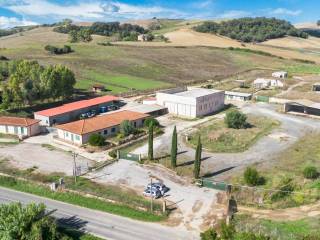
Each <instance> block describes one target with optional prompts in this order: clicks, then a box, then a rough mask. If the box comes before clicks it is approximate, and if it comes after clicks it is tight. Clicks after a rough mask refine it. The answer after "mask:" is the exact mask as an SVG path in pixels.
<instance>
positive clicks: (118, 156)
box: [117, 150, 120, 160]
mask: <svg viewBox="0 0 320 240" xmlns="http://www.w3.org/2000/svg"><path fill="white" fill-rule="evenodd" d="M119 159H120V151H119V150H117V160H119Z"/></svg>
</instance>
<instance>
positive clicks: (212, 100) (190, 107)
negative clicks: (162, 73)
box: [156, 88, 224, 118]
mask: <svg viewBox="0 0 320 240" xmlns="http://www.w3.org/2000/svg"><path fill="white" fill-rule="evenodd" d="M156 98H157V104H158V105H161V106H164V107H166V108H168V112H169V113H171V114H175V115H177V116H182V117H188V118H196V117H201V116H205V115H209V114H212V113H214V112H217V111H219V110H221V109H222V108H223V107H224V91H220V90H211V89H210V90H209V89H202V88H194V89H190V90H188V89H186V88H176V89H170V90H166V91H161V92H158V93H157V95H156Z"/></svg>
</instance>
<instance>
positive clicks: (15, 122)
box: [0, 116, 40, 127]
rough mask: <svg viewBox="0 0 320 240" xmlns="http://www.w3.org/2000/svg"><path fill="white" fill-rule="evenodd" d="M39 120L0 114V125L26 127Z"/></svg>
mask: <svg viewBox="0 0 320 240" xmlns="http://www.w3.org/2000/svg"><path fill="white" fill-rule="evenodd" d="M39 122H40V120H36V119H31V118H19V117H6V116H0V125H9V126H22V127H28V126H31V125H34V124H36V123H39Z"/></svg>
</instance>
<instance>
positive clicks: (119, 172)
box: [88, 160, 224, 231]
mask: <svg viewBox="0 0 320 240" xmlns="http://www.w3.org/2000/svg"><path fill="white" fill-rule="evenodd" d="M88 177H89V178H93V179H94V180H95V181H97V182H100V183H114V184H119V185H122V186H124V187H130V188H132V189H134V190H135V191H137V192H139V193H140V194H143V192H144V190H145V188H146V186H147V185H148V184H149V183H150V180H151V179H152V181H153V182H161V183H163V184H165V186H167V187H168V188H169V189H170V190H169V191H168V192H165V193H164V194H163V197H164V198H165V199H166V200H167V201H168V202H169V205H173V206H174V207H177V208H178V210H177V211H175V212H174V214H173V215H172V216H170V219H171V221H170V220H169V221H170V224H175V225H179V226H180V227H183V228H185V229H187V230H189V231H192V230H195V231H198V230H199V229H202V228H203V227H205V226H208V225H209V224H210V223H212V222H214V221H215V220H216V219H215V217H216V216H217V214H218V213H222V212H223V211H224V209H221V208H220V207H218V206H217V205H216V203H217V196H216V195H217V193H218V191H217V190H213V189H207V188H199V187H197V186H195V185H193V184H190V182H189V181H188V180H187V179H184V178H181V177H179V176H177V175H176V174H175V173H173V172H172V171H170V170H167V169H165V168H163V167H160V166H157V165H146V166H145V165H140V164H137V163H135V162H132V161H127V160H120V161H118V162H116V163H114V164H112V165H110V166H108V167H106V168H104V169H102V170H100V171H99V172H95V173H91V174H90V175H89V176H88Z"/></svg>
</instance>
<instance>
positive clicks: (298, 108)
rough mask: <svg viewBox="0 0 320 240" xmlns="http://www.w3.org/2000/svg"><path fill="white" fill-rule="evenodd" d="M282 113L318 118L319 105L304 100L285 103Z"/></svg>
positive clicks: (319, 113) (319, 114)
mask: <svg viewBox="0 0 320 240" xmlns="http://www.w3.org/2000/svg"><path fill="white" fill-rule="evenodd" d="M284 112H286V113H292V114H300V115H311V116H312V115H313V116H320V103H315V102H312V101H310V100H306V99H303V100H296V101H292V102H287V103H285V104H284Z"/></svg>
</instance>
